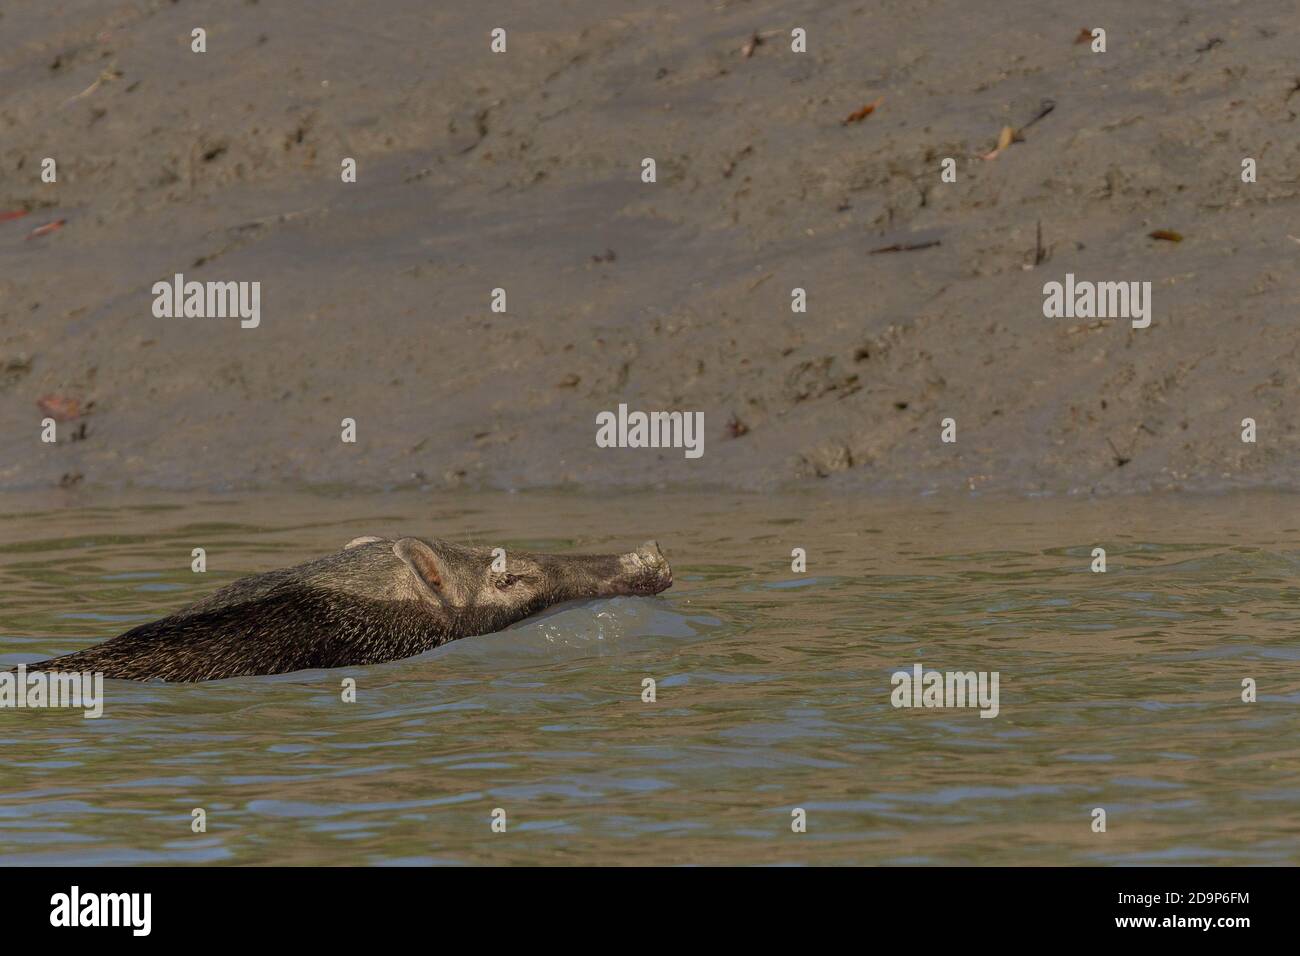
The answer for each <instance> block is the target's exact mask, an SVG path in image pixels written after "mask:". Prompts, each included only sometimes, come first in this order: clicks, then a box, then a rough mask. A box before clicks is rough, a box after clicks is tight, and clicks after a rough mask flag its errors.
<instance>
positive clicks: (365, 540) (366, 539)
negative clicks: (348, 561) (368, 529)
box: [343, 534, 384, 551]
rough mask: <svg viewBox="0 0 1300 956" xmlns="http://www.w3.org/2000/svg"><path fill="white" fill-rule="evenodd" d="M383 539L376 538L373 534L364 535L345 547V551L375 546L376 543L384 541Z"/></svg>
mask: <svg viewBox="0 0 1300 956" xmlns="http://www.w3.org/2000/svg"><path fill="white" fill-rule="evenodd" d="M383 540H384V539H383V538H376V537H375V536H374V535H373V534H366V535H362V536H361V537H360V538H353V539H352V540H351V541H349V542H348V543H347V544H345V545H344V546H343V550H344V551H351V550H352V549H353V548H359V547H361V546H362V545H363V544H374V543H375V542H376V541H383Z"/></svg>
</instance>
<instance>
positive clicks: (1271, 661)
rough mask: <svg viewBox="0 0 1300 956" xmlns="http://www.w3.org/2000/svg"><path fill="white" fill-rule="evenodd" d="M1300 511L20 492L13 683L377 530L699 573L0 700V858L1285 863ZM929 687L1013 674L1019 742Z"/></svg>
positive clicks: (7, 626) (15, 526) (1271, 502)
mask: <svg viewBox="0 0 1300 956" xmlns="http://www.w3.org/2000/svg"><path fill="white" fill-rule="evenodd" d="M1296 504H1297V502H1296V499H1295V498H1294V497H1291V496H1272V495H1263V494H1257V495H1234V496H1220V497H1204V498H1175V497H1167V498H1120V499H1115V498H1111V499H1107V500H1102V501H1084V500H1077V501H1076V500H1062V499H1044V500H1030V501H1014V502H1009V501H995V500H978V499H953V500H939V499H914V500H911V501H899V500H873V499H868V498H863V497H854V496H849V495H829V496H821V495H788V496H746V495H725V496H724V495H719V496H709V495H677V494H668V493H665V494H641V495H619V496H608V497H602V496H592V495H585V496H576V495H563V494H521V495H509V494H499V495H447V494H425V495H417V494H409V495H408V494H390V495H364V496H363V495H356V496H332V495H323V494H301V495H254V496H243V497H239V496H229V497H215V496H214V497H208V498H202V499H194V498H189V499H186V498H181V497H168V496H166V495H151V496H149V497H148V498H143V497H136V496H132V495H125V496H120V497H112V498H109V497H105V496H103V495H94V496H92V495H91V494H90V493H89V492H86V493H80V494H78V493H60V494H58V495H19V494H11V495H8V496H5V497H4V498H3V499H0V511H3V512H4V513H3V514H0V664H8V665H12V664H17V663H20V662H33V661H37V660H40V659H42V658H44V657H47V656H49V655H53V654H57V653H64V652H68V651H72V650H75V649H78V648H81V647H83V646H86V645H88V644H90V643H91V642H93V641H96V640H100V639H103V638H106V637H108V636H111V635H113V634H115V633H117V632H118V631H120V630H123V629H125V628H127V627H129V626H131V625H133V624H135V623H138V622H141V621H145V620H148V619H150V618H153V617H156V616H159V615H161V614H164V613H167V612H169V611H172V610H175V609H177V608H179V607H181V606H183V605H185V604H186V603H189V602H190V601H193V600H195V599H197V598H198V597H200V596H202V595H204V594H206V593H208V592H209V591H211V590H212V589H214V588H216V587H218V586H219V585H221V584H223V583H226V582H228V581H230V580H233V579H234V578H236V577H238V576H240V575H242V574H246V573H249V572H255V571H262V570H267V569H270V568H274V567H280V566H284V565H288V564H292V563H296V562H299V561H302V560H306V559H308V558H311V557H314V556H317V555H319V554H321V553H324V552H325V551H328V550H332V549H336V548H338V547H340V546H341V545H342V544H343V543H344V542H346V541H347V540H349V539H350V538H352V537H355V536H357V535H361V534H383V535H396V534H401V533H407V534H420V535H423V536H430V537H431V536H438V537H446V538H450V539H453V540H457V541H462V542H467V543H474V544H480V545H490V546H496V545H501V546H504V547H507V548H511V547H515V548H528V549H534V550H557V551H563V550H570V549H573V550H618V551H623V550H627V549H629V548H631V547H633V546H635V545H636V544H638V543H640V541H642V540H643V539H645V538H647V537H652V536H653V537H656V538H658V539H659V541H660V542H661V544H662V545H663V548H664V551H665V553H666V554H668V556H669V558H670V559H671V561H672V563H673V568H674V572H675V579H676V584H675V585H674V587H673V588H672V589H671V590H670V591H668V592H666V593H665V594H663V595H660V596H659V597H656V598H620V599H615V600H604V601H593V602H587V603H581V604H575V605H568V606H565V607H562V608H558V609H554V610H553V611H552V612H550V613H548V614H546V615H544V616H542V617H540V618H536V619H533V620H530V621H526V622H523V623H522V624H520V625H517V626H516V627H514V628H512V629H511V630H509V631H507V632H504V633H501V634H495V635H490V636H484V637H477V638H470V639H467V640H464V641H459V642H456V643H454V644H451V645H448V646H446V647H443V648H439V649H438V650H435V651H432V652H430V653H428V654H425V655H423V656H421V657H418V658H414V659H411V660H406V661H401V662H396V663H392V664H386V665H380V666H375V667H367V668H348V669H344V670H338V671H312V672H303V673H298V674H291V675H281V676H276V677H265V678H252V679H238V680H229V681H219V682H211V683H206V684H197V685H163V684H144V685H142V684H134V683H129V682H117V681H109V682H106V685H105V688H106V695H107V701H106V704H105V713H104V716H103V717H102V718H101V719H99V720H86V719H83V718H82V717H81V716H80V714H79V712H72V711H30V710H23V711H15V710H0V862H3V863H9V864H22V863H117V864H129V863H145V864H148V863H242V864H269V863H280V864H401V863H462V864H476V863H493V864H504V863H527V864H542V863H548V864H550V863H583V864H596V863H599V864H635V863H654V864H679V863H732V864H742V863H745V864H749V863H811V864H827V863H866V864H932V863H947V864H953V863H963V864H1020V863H1026V864H1049V863H1066V864H1135V863H1174V864H1193V863H1194V864H1260V863H1295V862H1297V861H1300V810H1298V808H1297V802H1298V800H1300V747H1298V746H1297V744H1298V742H1300V708H1298V707H1297V704H1300V671H1298V669H1297V666H1296V664H1297V658H1298V657H1300V648H1298V647H1297V640H1296V634H1297V623H1296V622H1297V619H1298V618H1300V588H1298V587H1297V583H1296V582H1297V574H1298V572H1300V518H1298V517H1297V515H1298V514H1300V512H1298V511H1297V508H1296ZM1098 546H1101V547H1104V548H1105V549H1106V551H1107V563H1108V570H1107V572H1106V573H1105V574H1095V573H1092V572H1091V571H1090V564H1091V563H1092V549H1093V548H1094V547H1098ZM196 547H202V548H205V549H206V552H207V556H208V571H207V573H206V574H195V573H193V572H192V571H191V570H190V561H191V557H190V555H191V551H192V549H193V548H196ZM796 547H798V548H804V549H806V551H807V554H808V570H807V572H806V573H802V574H800V573H795V572H793V571H792V570H791V558H790V553H791V550H792V549H793V548H796ZM917 663H920V664H922V665H924V666H925V667H926V668H933V669H937V670H960V671H968V670H975V671H996V672H998V673H999V675H1000V685H999V686H1000V713H999V715H998V716H997V717H996V718H994V719H981V718H980V716H979V712H978V711H977V710H974V709H965V710H955V709H947V710H906V709H896V708H894V707H892V706H891V703H890V692H891V689H892V688H891V683H890V675H891V674H892V673H893V672H894V671H896V670H900V669H904V670H909V669H910V668H911V667H912V665H914V664H917ZM345 677H352V678H355V680H356V682H357V688H358V700H357V702H356V703H351V704H348V703H344V702H343V701H342V700H341V684H342V681H343V679H344V678H345ZM645 678H653V679H654V681H655V682H656V688H657V700H656V702H654V703H646V702H643V701H642V699H641V698H642V686H643V681H644V679H645ZM1246 678H1251V679H1253V680H1254V681H1255V682H1256V683H1257V685H1258V701H1257V702H1256V703H1253V704H1251V703H1243V702H1242V700H1241V693H1242V681H1243V680H1244V679H1246ZM196 807H202V808H204V809H205V810H206V811H207V820H208V829H207V832H206V833H201V834H196V833H193V832H191V825H190V824H191V811H192V810H193V809H194V808H196ZM796 807H798V808H803V810H804V811H805V812H806V814H807V832H806V833H794V832H792V830H791V813H792V810H793V809H794V808H796ZM1097 807H1101V808H1104V809H1105V810H1106V813H1107V832H1105V833H1095V832H1093V830H1092V826H1091V824H1092V811H1093V809H1094V808H1097ZM497 808H501V809H502V810H504V811H505V814H506V822H507V830H506V832H505V833H494V832H492V830H491V827H490V824H491V816H492V812H493V810H494V809H497Z"/></svg>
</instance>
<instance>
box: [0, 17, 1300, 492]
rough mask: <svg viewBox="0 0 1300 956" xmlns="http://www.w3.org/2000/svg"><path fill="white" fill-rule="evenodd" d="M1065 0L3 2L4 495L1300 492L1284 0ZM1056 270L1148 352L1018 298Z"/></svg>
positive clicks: (1290, 67) (1296, 147)
mask: <svg viewBox="0 0 1300 956" xmlns="http://www.w3.org/2000/svg"><path fill="white" fill-rule="evenodd" d="M1054 6H1056V7H1057V9H1046V5H1043V4H1039V3H1034V2H1028V0H1024V2H999V3H980V4H971V3H963V2H956V0H942V2H921V3H919V4H918V3H915V2H907V3H903V2H899V3H882V4H871V5H862V4H844V3H836V4H827V5H820V6H819V7H818V8H817V9H816V10H813V11H809V10H808V9H807V7H806V6H805V5H801V4H794V3H782V2H754V3H718V4H715V5H713V6H711V7H708V8H701V7H700V5H698V4H691V3H685V2H676V0H674V2H671V3H668V4H658V5H655V8H654V9H647V10H645V11H642V12H637V11H622V10H620V11H611V9H610V8H609V6H608V5H607V4H603V3H596V2H592V0H581V2H569V3H561V4H547V5H546V6H545V9H544V10H543V9H538V8H536V7H535V6H534V5H527V4H522V3H515V2H509V3H503V4H499V5H495V6H493V7H491V8H481V9H480V8H474V9H472V10H471V11H469V12H457V11H443V10H439V11H437V12H431V11H429V10H428V9H427V5H425V4H421V3H416V2H414V0H385V2H383V3H381V4H375V3H355V2H339V3H334V4H330V5H329V9H328V11H325V12H323V13H316V12H311V13H302V12H298V11H295V10H284V9H278V8H276V7H274V6H272V5H269V4H258V3H249V4H241V5H230V4H219V3H216V2H185V3H171V2H160V0H140V2H125V3H117V4H103V3H91V2H82V0H73V2H68V3H64V4H62V5H61V6H60V8H59V15H58V16H54V15H52V14H50V13H49V12H48V11H45V12H42V11H43V8H40V7H35V6H32V7H26V8H21V9H18V10H14V9H6V10H5V11H4V12H3V16H0V34H2V35H3V36H4V37H5V41H6V42H4V43H3V44H0V130H3V136H0V214H4V213H6V212H13V213H19V212H21V213H25V215H22V216H13V217H10V218H7V219H4V220H3V221H0V486H3V487H11V488H12V487H48V486H54V485H58V484H60V483H63V484H70V485H84V486H99V485H104V486H119V485H138V486H157V487H172V488H228V487H252V486H277V485H292V484H299V483H311V484H344V485H360V486H401V485H412V486H424V485H430V486H433V487H445V486H469V487H474V486H487V487H535V486H548V485H564V484H577V485H585V486H614V485H654V484H660V483H663V484H669V485H690V486H702V485H731V486H741V487H767V486H773V485H778V484H785V483H791V484H796V485H798V484H815V483H830V484H845V485H849V486H864V487H873V488H889V489H894V490H900V491H917V490H925V489H929V488H952V489H958V488H973V489H979V490H983V489H989V490H1006V491H1014V492H1025V491H1036V490H1049V491H1059V492H1067V491H1075V490H1082V491H1087V490H1096V491H1117V490H1127V489H1144V488H1194V489H1207V488H1216V487H1222V486H1233V485H1244V486H1280V487H1292V488H1293V487H1295V486H1296V485H1297V478H1296V476H1297V474H1300V470H1298V469H1297V465H1298V464H1300V430H1298V429H1297V424H1298V422H1297V401H1298V399H1300V396H1298V395H1297V378H1296V367H1297V361H1296V360H1297V345H1300V337H1298V335H1297V332H1296V315H1297V307H1300V283H1298V282H1297V268H1296V267H1297V261H1298V260H1300V227H1297V225H1296V223H1297V221H1300V218H1298V217H1297V212H1298V211H1300V181H1298V180H1297V176H1298V175H1300V173H1298V171H1300V136H1297V132H1298V131H1300V124H1297V121H1296V112H1297V110H1300V81H1298V78H1297V73H1296V66H1295V62H1294V56H1293V52H1294V50H1295V49H1296V48H1297V46H1298V45H1300V37H1297V32H1300V31H1298V25H1297V23H1296V20H1295V17H1294V5H1293V4H1291V3H1289V2H1282V0H1263V2H1257V3H1252V4H1248V5H1247V4H1229V5H1225V4H1222V3H1209V2H1205V3H1201V2H1187V3H1169V4H1159V5H1149V6H1148V5H1135V4H1131V3H1120V2H1099V3H1095V4H1091V5H1089V7H1088V8H1087V10H1086V11H1085V10H1081V9H1079V8H1077V7H1074V6H1070V5H1064V4H1061V5H1054ZM195 26H202V27H204V28H205V29H206V31H207V48H208V49H207V52H206V53H204V54H195V53H192V52H191V50H190V36H191V30H192V29H193V28H194V27H195ZM498 26H500V27H504V28H506V30H507V31H508V48H507V52H506V53H505V54H493V53H492V52H491V51H490V49H489V33H490V31H491V30H492V29H493V28H494V27H498ZM1094 26H1100V27H1104V28H1105V29H1106V31H1107V52H1105V53H1094V52H1092V50H1091V48H1090V45H1089V44H1087V43H1076V42H1075V41H1076V39H1077V38H1078V35H1079V33H1080V29H1081V28H1083V27H1094ZM795 27H802V28H804V29H805V30H806V31H807V36H808V52H807V53H803V54H797V53H793V52H791V50H790V42H789V36H790V31H791V29H793V28H795ZM755 31H759V32H760V36H761V37H764V39H763V40H762V42H760V43H758V44H757V45H749V44H747V40H748V39H749V38H751V37H752V36H753V35H754V33H755ZM769 31H776V32H775V33H769ZM746 51H748V53H749V54H750V55H748V56H747V55H746ZM1044 100H1050V101H1052V103H1054V104H1055V106H1054V109H1052V110H1051V112H1050V113H1048V114H1047V115H1045V116H1043V118H1042V119H1041V120H1039V121H1037V122H1035V123H1033V124H1032V126H1026V124H1027V123H1029V121H1030V120H1031V119H1033V118H1034V117H1035V116H1037V115H1039V114H1040V113H1041V112H1042V110H1043V102H1044ZM877 101H879V102H878V105H877V106H876V108H875V109H874V110H873V111H872V112H871V113H870V115H866V116H864V117H863V118H861V119H860V120H858V121H855V122H845V121H846V120H847V119H848V118H849V117H850V116H851V115H852V114H854V113H855V111H860V108H861V107H863V106H864V105H866V104H873V103H877ZM1008 126H1009V127H1012V128H1013V129H1018V130H1021V131H1022V132H1021V141H1017V142H1013V143H1012V144H1011V145H1010V146H1009V147H1007V148H1006V149H1005V150H1004V151H1003V152H1001V153H1000V154H999V155H998V156H997V157H996V158H995V159H992V160H985V159H982V158H981V156H983V155H986V154H988V153H989V152H990V151H991V150H993V149H994V147H995V146H996V145H997V143H998V139H999V133H1000V131H1001V130H1002V129H1003V128H1004V127H1008ZM47 156H48V157H53V158H55V159H56V160H57V164H58V165H57V170H58V181H57V182H56V183H42V182H41V178H40V173H41V160H42V159H43V158H44V157H47ZM344 157H351V158H354V159H355V160H356V161H357V169H358V176H357V182H356V183H348V184H345V183H342V182H341V181H340V163H341V160H342V159H343V158H344ZM645 157H653V158H655V159H656V162H657V182H655V183H654V184H647V183H643V182H642V181H641V168H642V167H641V163H642V159H643V158H645ZM945 157H952V158H954V159H955V160H956V172H957V181H956V182H955V183H944V182H941V180H940V165H941V162H942V160H943V159H944V158H945ZM1245 157H1251V158H1254V159H1255V160H1256V161H1257V164H1258V181H1257V182H1255V183H1253V184H1245V183H1243V182H1242V181H1241V175H1240V174H1241V164H1242V159H1243V158H1245ZM60 220H63V221H64V222H63V225H62V226H61V227H60V228H58V229H55V230H50V231H47V232H46V233H44V234H41V235H37V236H35V237H33V238H30V239H29V238H27V237H28V236H29V235H30V234H31V233H32V232H33V230H35V229H37V228H39V227H42V226H45V225H50V224H54V223H57V222H59V221H60ZM1040 224H1041V245H1040V241H1039V238H1038V230H1039V228H1040ZM1162 229H1163V230H1173V231H1176V232H1177V233H1178V234H1180V235H1181V237H1182V241H1180V242H1171V241H1167V240H1160V239H1152V238H1151V237H1150V235H1149V234H1150V233H1151V232H1153V231H1155V230H1162ZM936 242H937V244H932V243H936ZM912 245H924V246H925V247H924V248H916V249H904V250H902V251H892V252H881V253H877V254H873V250H877V249H881V248H888V247H891V246H902V247H906V246H912ZM175 273H183V274H184V276H185V278H186V279H188V280H198V281H203V282H206V281H223V282H224V281H241V282H252V281H257V282H260V283H261V318H260V324H259V325H258V327H257V328H250V329H241V328H240V323H239V320H238V319H229V318H226V319H217V318H203V319H199V318H190V319H167V318H156V317H155V316H154V314H153V312H152V306H153V302H154V296H153V295H152V293H151V287H152V285H153V284H154V283H155V282H156V281H158V280H160V279H170V278H171V277H172V276H173V275H174V274H175ZM1067 273H1071V274H1074V275H1075V276H1077V277H1079V278H1080V279H1087V280H1092V281H1139V282H1150V283H1151V288H1152V321H1151V325H1150V327H1149V328H1145V329H1135V328H1133V327H1132V325H1131V323H1130V321H1129V320H1128V319H1123V318H1121V319H1114V320H1094V319H1048V318H1045V317H1044V315H1043V285H1044V283H1045V282H1048V281H1063V280H1064V277H1065V275H1066V274H1067ZM796 287H797V288H802V289H805V290H806V292H807V312H806V313H801V314H797V313H794V312H792V311H791V290H792V289H794V288H796ZM495 288H503V289H505V290H506V294H507V311H506V312H505V313H504V314H497V313H493V312H492V311H491V309H490V303H491V293H492V290H493V289H495ZM43 399H44V400H45V403H44V405H41V404H40V403H41V401H42V400H43ZM619 403H626V404H627V405H629V406H630V407H631V408H632V409H644V410H655V409H681V410H687V411H702V412H703V413H704V421H705V434H704V454H703V455H702V456H701V457H700V458H698V459H688V458H686V457H685V455H684V454H683V453H682V451H681V450H656V449H639V450H634V449H602V448H598V447H597V446H596V443H595V440H594V439H595V432H596V426H595V421H596V415H597V414H598V413H600V412H602V411H609V410H615V409H617V406H618V405H619ZM47 415H52V417H56V418H62V419H66V421H63V422H62V423H61V424H60V425H59V441H58V442H57V443H55V444H44V443H42V442H41V440H40V438H41V420H42V419H43V418H45V417H47ZM1248 417H1249V418H1252V419H1254V420H1255V422H1256V423H1257V429H1258V441H1257V443H1255V444H1247V443H1243V442H1242V441H1241V421H1242V419H1243V418H1248ZM344 418H351V419H354V420H355V421H356V423H357V429H356V433H357V441H356V442H355V443H344V442H342V441H341V440H340V432H341V428H340V422H341V421H342V420H343V419H344ZM945 418H953V419H954V420H955V425H956V439H957V440H956V442H955V443H944V442H942V441H941V440H940V438H941V421H942V420H943V419H945ZM83 426H84V428H83Z"/></svg>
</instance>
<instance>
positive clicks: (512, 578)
mask: <svg viewBox="0 0 1300 956" xmlns="http://www.w3.org/2000/svg"><path fill="white" fill-rule="evenodd" d="M518 580H519V578H518V576H517V575H514V574H503V575H501V577H499V578H497V582H496V583H497V589H498V590H500V591H504V590H506V589H507V588H511V587H514V584H515V582H516V581H518Z"/></svg>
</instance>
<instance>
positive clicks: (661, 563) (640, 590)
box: [622, 541, 673, 594]
mask: <svg viewBox="0 0 1300 956" xmlns="http://www.w3.org/2000/svg"><path fill="white" fill-rule="evenodd" d="M622 561H623V570H624V573H625V575H626V581H627V585H628V587H629V588H630V590H631V592H632V593H633V594H658V593H659V592H660V591H666V590H667V589H668V588H670V587H672V585H673V569H672V568H671V567H669V565H668V559H667V558H665V557H664V553H663V552H662V551H660V550H659V542H658V541H647V542H646V543H645V544H643V545H641V547H639V548H637V549H636V550H635V551H632V552H629V553H628V554H625V555H623V557H622Z"/></svg>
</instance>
